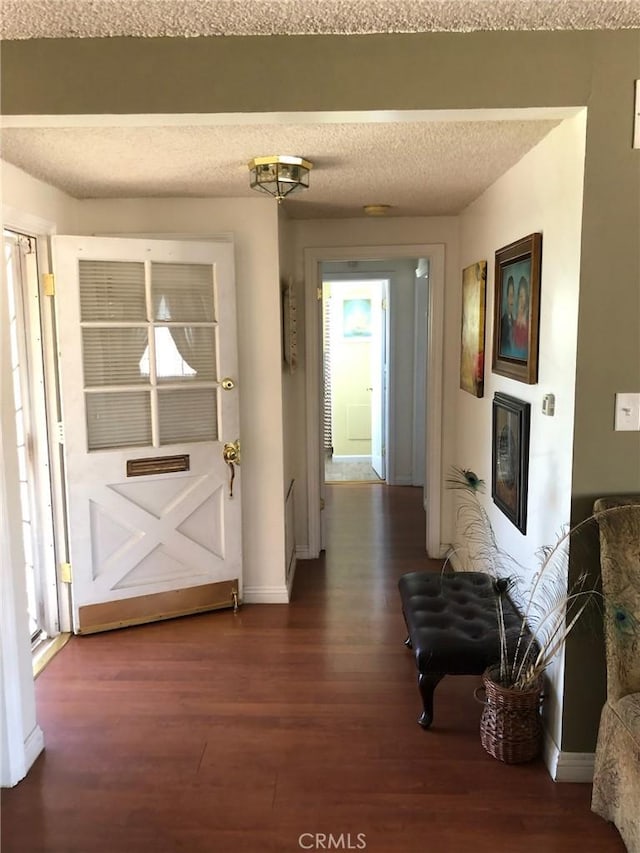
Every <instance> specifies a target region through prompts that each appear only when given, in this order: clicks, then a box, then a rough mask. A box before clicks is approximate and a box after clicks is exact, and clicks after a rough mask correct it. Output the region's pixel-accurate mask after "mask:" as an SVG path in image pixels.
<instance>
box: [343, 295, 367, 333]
mask: <svg viewBox="0 0 640 853" xmlns="http://www.w3.org/2000/svg"><path fill="white" fill-rule="evenodd" d="M342 306H343V307H342V335H343V337H345V338H370V337H371V300H370V299H345V300H344V302H343V303H342Z"/></svg>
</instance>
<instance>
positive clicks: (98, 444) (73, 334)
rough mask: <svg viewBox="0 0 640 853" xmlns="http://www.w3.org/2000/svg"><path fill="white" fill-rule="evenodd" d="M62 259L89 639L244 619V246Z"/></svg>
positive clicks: (97, 244) (71, 454)
mask: <svg viewBox="0 0 640 853" xmlns="http://www.w3.org/2000/svg"><path fill="white" fill-rule="evenodd" d="M52 246H53V261H54V270H55V280H56V315H57V323H58V349H59V366H60V388H61V407H62V412H63V444H64V458H65V477H66V488H67V507H68V538H69V559H70V563H71V578H72V586H71V589H72V603H73V619H74V631H75V632H76V633H89V632H93V631H100V630H106V629H109V628H115V627H120V626H123V625H130V624H138V623H141V622H147V621H154V620H157V619H165V618H169V617H171V616H176V615H182V614H185V613H191V612H199V611H203V610H210V609H213V608H216V607H223V606H230V605H233V604H235V603H236V602H237V601H238V599H239V598H240V597H241V594H242V590H241V583H242V562H241V495H240V481H239V477H238V476H237V472H236V470H235V467H234V468H231V466H229V465H228V464H227V463H226V462H225V460H224V459H223V449H224V446H225V444H226V443H234V442H236V441H237V440H238V438H239V436H238V429H239V418H238V388H237V346H236V316H235V288H234V265H233V245H232V244H231V243H192V242H182V243H180V242H168V241H159V240H133V239H110V238H89V237H55V238H53V240H52ZM232 452H233V449H232ZM232 475H233V477H232Z"/></svg>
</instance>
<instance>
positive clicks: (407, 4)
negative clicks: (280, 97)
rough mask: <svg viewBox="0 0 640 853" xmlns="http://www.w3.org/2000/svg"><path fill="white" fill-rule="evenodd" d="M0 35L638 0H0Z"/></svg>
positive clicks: (302, 22)
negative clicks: (249, 0)
mask: <svg viewBox="0 0 640 853" xmlns="http://www.w3.org/2000/svg"><path fill="white" fill-rule="evenodd" d="M0 6H1V11H2V15H1V20H0V38H3V39H25V38H82V37H85V38H86V37H103V36H219V35H227V36H232V35H272V34H276V33H279V34H284V35H293V34H305V33H306V34H309V33H385V32H388V33H413V32H438V31H450V32H468V31H474V30H590V29H625V28H634V27H639V26H640V3H639V2H638V0H253V2H248V0H0Z"/></svg>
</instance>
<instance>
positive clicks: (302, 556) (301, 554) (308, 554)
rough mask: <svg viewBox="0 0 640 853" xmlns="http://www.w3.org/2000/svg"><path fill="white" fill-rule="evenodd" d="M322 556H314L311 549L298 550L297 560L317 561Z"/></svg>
mask: <svg viewBox="0 0 640 853" xmlns="http://www.w3.org/2000/svg"><path fill="white" fill-rule="evenodd" d="M319 556H320V554H314V553H313V552H312V551H311V550H310V549H309V547H307V546H305V547H304V548H296V560H317V559H318V557H319Z"/></svg>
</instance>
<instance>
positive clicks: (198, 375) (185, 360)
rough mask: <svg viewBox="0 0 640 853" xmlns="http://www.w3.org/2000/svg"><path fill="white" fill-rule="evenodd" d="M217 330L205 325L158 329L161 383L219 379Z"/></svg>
mask: <svg viewBox="0 0 640 853" xmlns="http://www.w3.org/2000/svg"><path fill="white" fill-rule="evenodd" d="M214 336H215V329H214V328H213V327H211V326H210V327H206V326H204V327H203V326H196V327H193V326H179V327H178V326H171V327H170V328H167V327H166V326H162V327H156V328H155V342H156V372H157V374H156V375H157V377H158V382H159V383H161V382H176V381H177V380H180V379H188V380H192V381H193V380H195V379H199V380H201V381H207V382H213V381H215V378H216V356H215V350H214Z"/></svg>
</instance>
